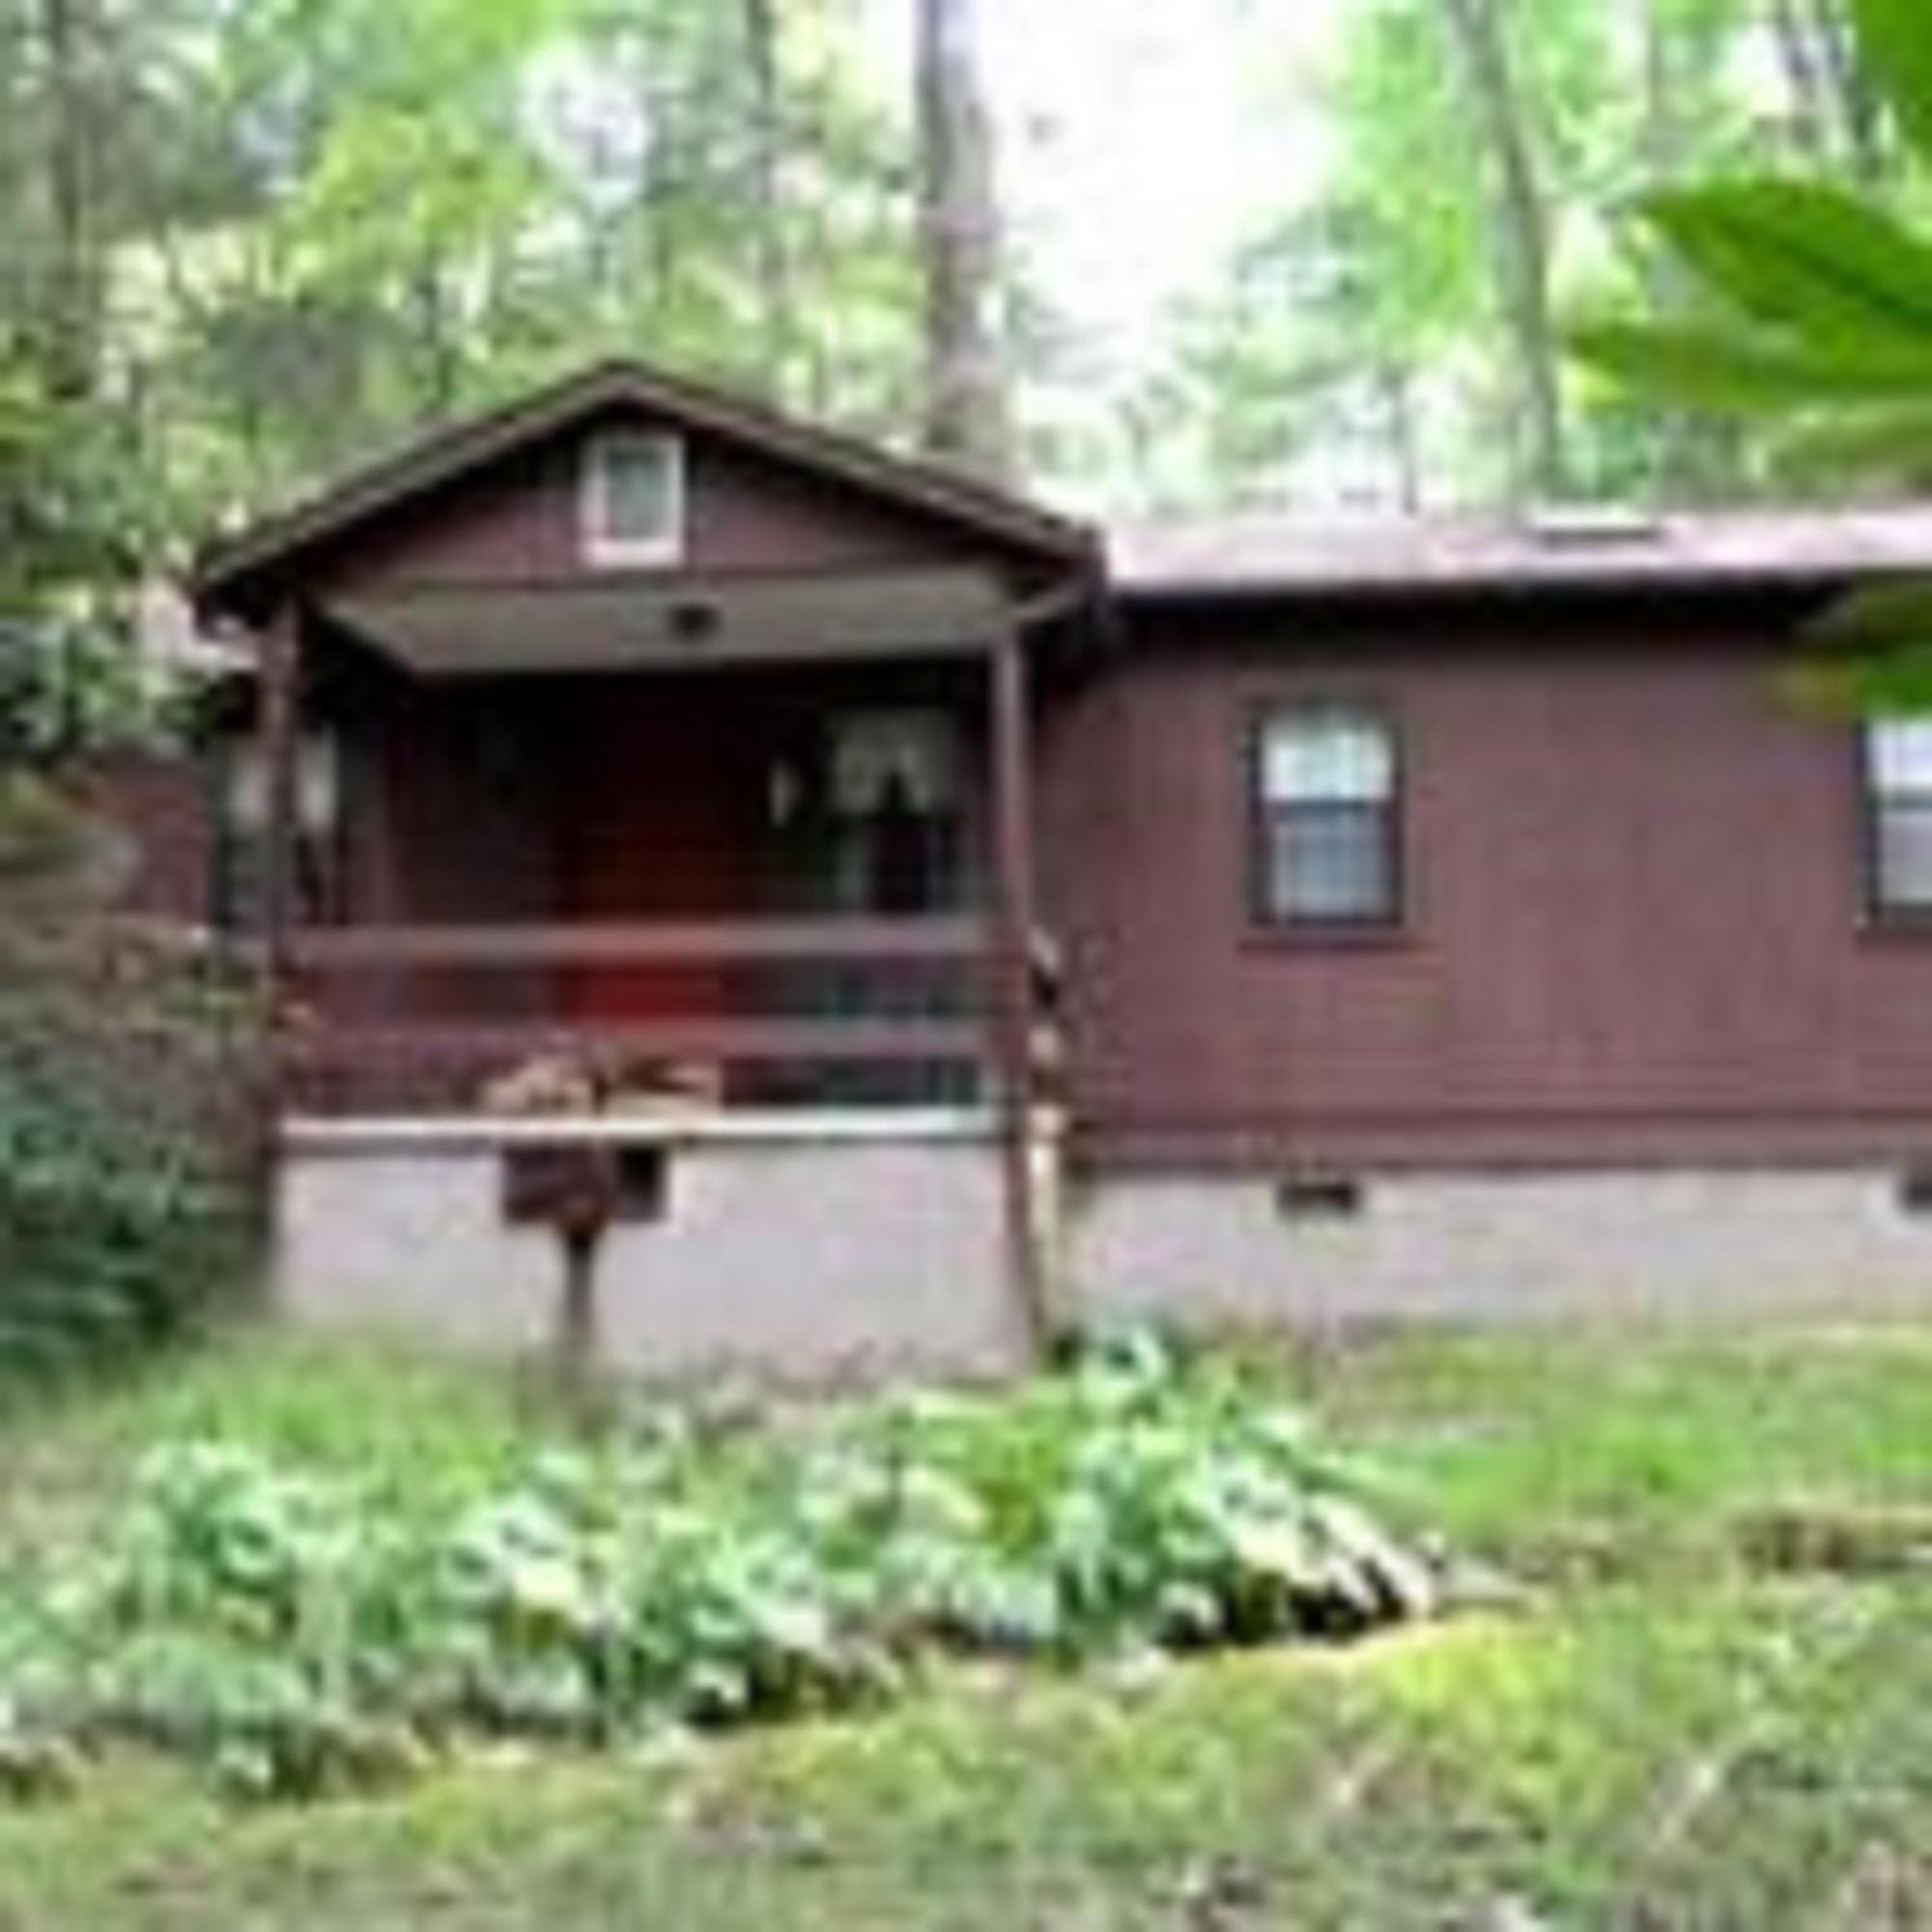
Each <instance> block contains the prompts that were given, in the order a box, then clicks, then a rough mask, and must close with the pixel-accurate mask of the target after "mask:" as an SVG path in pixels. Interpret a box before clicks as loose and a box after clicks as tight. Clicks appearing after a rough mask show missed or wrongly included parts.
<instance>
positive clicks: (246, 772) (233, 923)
mask: <svg viewBox="0 0 1932 1932" xmlns="http://www.w3.org/2000/svg"><path fill="white" fill-rule="evenodd" d="M214 807H215V811H214V820H215V823H214V874H215V876H214V923H215V924H216V925H217V926H219V927H220V928H221V929H222V930H223V931H225V932H233V933H246V932H253V931H255V930H256V929H257V928H259V926H260V925H261V923H262V912H263V906H262V895H263V891H264V885H265V879H264V870H263V865H264V858H265V855H266V849H267V834H268V823H269V787H268V779H267V774H266V772H265V770H264V768H263V763H262V749H261V746H260V745H259V744H258V743H257V742H256V741H255V740H254V739H253V738H250V737H237V738H233V739H230V740H229V741H228V742H227V743H226V744H225V745H224V746H223V748H222V749H221V751H220V753H219V754H218V755H217V758H216V761H215V797H214ZM341 830H342V753H341V747H340V745H339V743H338V741H337V739H336V738H335V737H334V735H333V734H332V733H329V732H324V731H317V732H311V733H310V734H309V735H308V736H306V737H305V738H303V740H302V741H301V744H300V746H299V748H298V752H297V757H296V840H295V853H294V862H295V898H296V913H297V916H298V918H299V919H301V920H304V921H307V922H311V923H314V922H320V921H327V920H328V919H330V918H332V917H334V916H335V901H336V898H337V895H338V892H339V888H340V872H341V864H340V851H339V848H340V843H341Z"/></svg>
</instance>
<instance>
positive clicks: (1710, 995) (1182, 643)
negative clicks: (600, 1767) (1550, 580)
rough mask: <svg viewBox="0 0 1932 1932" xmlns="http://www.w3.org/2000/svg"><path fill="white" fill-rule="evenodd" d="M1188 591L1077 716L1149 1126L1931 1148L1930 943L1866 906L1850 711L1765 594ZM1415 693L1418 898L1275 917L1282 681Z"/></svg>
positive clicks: (1107, 1078)
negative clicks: (1243, 596) (1248, 603)
mask: <svg viewBox="0 0 1932 1932" xmlns="http://www.w3.org/2000/svg"><path fill="white" fill-rule="evenodd" d="M1271 621H1272V624H1273V630H1272V634H1270V633H1269V632H1268V631H1266V630H1264V629H1257V628H1253V627H1251V628H1250V629H1249V630H1248V631H1247V632H1245V633H1243V632H1241V631H1238V630H1232V629H1228V628H1223V629H1221V630H1219V631H1218V632H1216V631H1213V630H1208V629H1207V628H1205V627H1203V628H1201V629H1198V630H1196V631H1194V632H1192V633H1189V632H1188V631H1186V630H1185V629H1184V628H1183V627H1181V626H1180V625H1179V623H1178V621H1177V622H1176V623H1175V624H1174V625H1173V626H1172V627H1171V628H1170V629H1168V630H1167V631H1166V632H1164V633H1162V634H1158V635H1150V634H1146V633H1144V634H1143V635H1141V636H1139V637H1138V638H1137V639H1136V640H1135V642H1136V646H1137V648H1136V649H1135V650H1133V651H1130V652H1129V654H1128V655H1127V657H1126V658H1125V660H1124V661H1123V662H1122V663H1121V664H1120V666H1119V667H1118V668H1116V669H1115V671H1114V672H1113V673H1112V674H1111V675H1110V676H1109V677H1108V678H1106V679H1104V680H1102V681H1100V682H1097V683H1095V684H1094V685H1093V686H1091V687H1090V688H1089V689H1088V690H1087V691H1086V692H1084V693H1082V694H1080V695H1079V696H1077V697H1076V698H1075V699H1074V700H1073V701H1072V702H1070V703H1069V704H1068V705H1066V706H1065V707H1064V708H1063V709H1062V711H1061V712H1060V714H1059V715H1058V716H1057V717H1056V718H1055V720H1054V721H1053V724H1052V726H1051V729H1050V731H1049V734H1048V740H1047V743H1048V770H1047V775H1046V779H1047V782H1046V787H1045V789H1046V797H1047V810H1048V821H1047V848H1048V865H1049V871H1050V884H1051V895H1052V900H1053V909H1054V914H1055V917H1056V919H1057V922H1058V923H1059V926H1060V929H1061V931H1062V934H1063V936H1064V939H1065V944H1066V947H1067V952H1068V962H1069V982H1070V998H1071V1001H1072V1006H1073V1015H1072V1017H1073V1026H1074V1033H1075V1039H1076V1049H1075V1061H1074V1067H1075V1071H1074V1081H1075V1089H1076V1099H1077V1103H1078V1108H1079V1118H1080V1121H1081V1122H1082V1124H1083V1126H1084V1127H1085V1128H1086V1129H1087V1130H1088V1132H1089V1134H1090V1136H1091V1137H1092V1138H1093V1140H1094V1143H1095V1144H1096V1145H1097V1146H1098V1147H1099V1148H1100V1149H1101V1150H1102V1151H1105V1150H1107V1149H1109V1148H1111V1149H1112V1150H1113V1151H1115V1152H1117V1153H1119V1154H1121V1155H1122V1156H1125V1155H1127V1154H1130V1153H1133V1152H1135V1151H1138V1152H1140V1153H1142V1154H1145V1155H1148V1156H1149V1157H1151V1158H1165V1159H1172V1160H1175V1161H1185V1160H1188V1159H1194V1158H1205V1157H1208V1156H1210V1155H1215V1156H1220V1157H1225V1158H1228V1159H1231V1160H1234V1161H1236V1162H1241V1161H1248V1162H1253V1161H1259V1160H1265V1159H1275V1158H1281V1157H1285V1156H1299V1157H1305V1158H1310V1159H1338V1160H1357V1159H1359V1160H1365V1161H1372V1162H1389V1163H1412V1162H1422V1163H1425V1164H1427V1163H1435V1162H1438V1161H1439V1162H1443V1163H1447V1164H1452V1165H1453V1164H1456V1163H1457V1162H1459V1161H1461V1160H1468V1161H1471V1162H1475V1163H1482V1162H1488V1161H1492V1160H1495V1161H1505V1162H1509V1161H1519V1160H1520V1161H1551V1162H1560V1161H1565V1160H1571V1159H1585V1160H1587V1159H1590V1158H1596V1157H1602V1158H1616V1159H1658V1160H1664V1161H1677V1160H1698V1159H1704V1158H1714V1159H1726V1160H1729V1159H1756V1160H1763V1159H1769V1158H1776V1157H1778V1156H1779V1155H1780V1153H1788V1154H1789V1155H1790V1156H1791V1157H1794V1158H1795V1157H1800V1156H1801V1155H1802V1156H1804V1157H1814V1156H1818V1155H1821V1154H1822V1155H1830V1154H1832V1153H1833V1152H1834V1151H1838V1150H1843V1151H1846V1152H1850V1151H1852V1150H1853V1149H1854V1148H1856V1149H1857V1150H1859V1151H1863V1152H1869V1151H1872V1150H1873V1149H1874V1148H1875V1147H1877V1148H1881V1149H1884V1148H1894V1147H1904V1146H1909V1145H1912V1144H1915V1143H1916V1142H1918V1141H1923V1142H1924V1143H1925V1144H1927V1145H1928V1146H1932V944H1923V945H1921V944H1917V943H1914V942H1911V941H1905V940H1899V939H1882V938H1874V937H1871V936H1868V935H1864V934H1861V931H1860V929H1859V922H1860V916H1861V881H1860V874H1859V827H1858V815H1857V810H1856V793H1855V788H1854V780H1853V773H1854V765H1853V759H1852V754H1851V750H1850V745H1849V732H1848V730H1847V729H1846V728H1845V727H1843V726H1839V725H1831V724H1826V723H1820V722H1817V721H1814V720H1807V719H1804V718H1802V717H1799V716H1797V715H1796V714H1794V713H1793V712H1792V711H1791V710H1790V708H1789V707H1788V705H1787V704H1786V703H1785V701H1784V700H1783V698H1782V696H1780V692H1779V689H1778V684H1777V677H1776V672H1777V667H1778V663H1779V647H1778V645H1777V643H1776V639H1777V636H1778V633H1779V631H1780V629H1785V628H1788V618H1787V619H1786V620H1785V622H1784V623H1783V624H1780V623H1779V622H1776V621H1774V619H1772V618H1770V617H1760V618H1758V619H1756V620H1750V619H1744V618H1733V619H1731V620H1729V621H1728V623H1727V624H1725V625H1724V626H1722V627H1719V625H1717V624H1714V623H1713V622H1712V621H1711V620H1709V619H1704V620H1702V622H1701V623H1700V624H1699V625H1698V626H1697V627H1695V628H1693V626H1692V621H1691V620H1690V619H1689V618H1687V617H1686V616H1684V615H1683V614H1682V613H1678V614H1675V615H1673V614H1671V613H1669V612H1668V611H1663V610H1662V609H1649V610H1642V611H1639V610H1636V609H1634V608H1633V609H1632V610H1631V611H1630V612H1629V613H1628V614H1626V615H1624V616H1622V617H1621V618H1617V619H1610V618H1589V619H1585V618H1582V617H1579V616H1577V615H1575V614H1572V615H1569V616H1567V617H1566V616H1564V615H1562V614H1560V613H1557V612H1551V613H1548V614H1541V615H1536V616H1531V615H1529V614H1524V615H1522V616H1520V617H1518V618H1516V619H1514V620H1512V621H1511V622H1509V623H1503V622H1500V621H1498V620H1495V619H1491V620H1489V622H1488V625H1487V627H1486V628H1477V627H1476V626H1475V625H1474V624H1472V622H1471V621H1470V620H1468V619H1466V618H1459V617H1457V616H1456V615H1454V614H1451V613H1422V612H1415V611H1410V612H1406V613H1404V614H1402V615H1400V616H1391V617H1390V618H1389V619H1388V620H1387V621H1386V622H1385V623H1384V624H1383V625H1382V626H1381V627H1380V629H1379V630H1378V631H1370V630H1367V629H1362V630H1358V631H1356V632H1355V633H1353V634H1351V635H1341V634H1331V635H1330V636H1328V637H1327V638H1326V639H1323V638H1322V637H1321V636H1320V635H1318V634H1314V633H1312V632H1311V631H1310V629H1309V628H1308V627H1307V626H1305V625H1304V626H1301V627H1299V628H1298V629H1296V630H1294V631H1293V632H1291V631H1290V630H1289V628H1288V626H1287V624H1286V623H1285V622H1284V621H1283V620H1280V619H1276V620H1271ZM1301 696H1343V697H1353V698H1361V699H1365V700H1369V701H1373V702H1377V703H1378V704H1382V705H1385V706H1387V707H1388V708H1389V709H1390V710H1391V711H1392V712H1393V713H1394V715H1395V716H1396V717H1397V719H1398V721H1399V726H1400V729H1401V732H1402V737H1403V751H1404V757H1405V766H1406V776H1405V783H1406V823H1405V838H1406V854H1405V856H1406V864H1407V874H1408V882H1409V905H1408V908H1407V910H1408V929H1407V931H1406V933H1405V934H1404V935H1403V936H1402V937H1401V938H1400V939H1398V940H1395V941H1393V942H1391V943H1388V944H1379V945H1344V944H1339V943H1337V944H1329V945H1321V944H1315V945H1292V944H1289V945H1284V944H1281V943H1278V942H1276V943H1270V942H1268V941H1265V940H1259V939H1258V938H1257V936H1256V935H1255V934H1254V933H1253V932H1252V930H1251V929H1250V928H1249V926H1248V923H1247V917H1246V906H1247V893H1246V877H1245V871H1244V867H1245V865H1246V858H1247V855H1246V849H1245V826H1246V812H1247V801H1246V799H1245V797H1244V794H1243V785H1244V777H1245V775H1244V768H1243V762H1242V757H1241V740H1242V731H1243V727H1244V724H1245V722H1246V720H1247V719H1248V718H1249V717H1250V716H1251V715H1252V712H1253V709H1254V708H1255V707H1256V706H1257V705H1261V704H1264V703H1265V702H1267V701H1269V700H1271V699H1276V698H1282V699H1293V698H1295V697H1301Z"/></svg>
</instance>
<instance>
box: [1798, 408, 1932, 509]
mask: <svg viewBox="0 0 1932 1932" xmlns="http://www.w3.org/2000/svg"><path fill="white" fill-rule="evenodd" d="M1776 453H1777V457H1778V460H1779V463H1780V464H1781V465H1782V466H1783V467H1784V468H1785V469H1789V470H1791V471H1793V472H1794V473H1801V474H1804V475H1809V476H1817V475H1821V474H1822V475H1829V476H1861V477H1866V478H1871V479H1883V480H1888V481H1891V482H1898V483H1905V484H1909V485H1912V486H1913V487H1915V488H1923V487H1925V486H1927V485H1932V395H1928V396H1927V397H1926V398H1925V400H1924V401H1922V402H1913V403H1897V404H1883V405H1880V406H1878V407H1875V408H1867V409H1861V410H1855V411H1849V412H1833V413H1832V414H1830V415H1826V416H1820V417H1817V418H1814V419H1812V420H1808V421H1804V422H1801V423H1799V424H1797V425H1796V426H1795V427H1794V428H1793V429H1792V431H1791V432H1790V434H1789V435H1788V436H1783V437H1780V438H1779V440H1778V442H1777V444H1776Z"/></svg>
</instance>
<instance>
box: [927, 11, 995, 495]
mask: <svg viewBox="0 0 1932 1932" xmlns="http://www.w3.org/2000/svg"><path fill="white" fill-rule="evenodd" d="M915 4H916V6H917V8H918V17H917V31H916V33H915V36H914V43H915V50H914V61H915V69H916V72H915V86H916V94H917V100H918V151H919V152H918V167H919V238H920V259H921V269H922V277H923V300H924V308H923V328H924V387H925V397H924V411H923V415H924V422H923V435H924V441H925V445H926V447H927V448H928V449H929V450H931V451H932V452H933V453H934V454H935V455H940V456H944V457H947V458H950V459H951V460H952V461H954V462H956V463H959V464H960V465H962V466H964V467H966V468H969V469H976V470H978V471H980V473H981V474H983V475H986V476H988V477H991V478H994V479H999V478H1003V477H1006V476H1007V475H1009V473H1010V471H1011V469H1012V468H1013V461H1014V452H1013V440H1012V425H1011V421H1010V417H1009V403H1008V396H1007V388H1006V383H1005V379H1004V377H1003V375H1002V372H1001V368H1000V355H999V341H998V335H997V330H996V327H995V321H994V302H995V298H996V295H997V290H998V276H999V214H998V206H997V202H996V198H995V190H994V178H993V153H992V135H991V130H990V128H989V126H988V121H987V114H986V105H985V100H984V98H983V96H982V94H981V91H980V73H979V59H978V49H977V46H976V33H975V27H976V22H975V17H974V7H973V0H915Z"/></svg>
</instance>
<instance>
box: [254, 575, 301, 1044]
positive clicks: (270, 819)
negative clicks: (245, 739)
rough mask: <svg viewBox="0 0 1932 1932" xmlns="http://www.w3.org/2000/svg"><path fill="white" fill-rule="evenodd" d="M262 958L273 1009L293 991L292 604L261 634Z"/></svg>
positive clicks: (295, 721) (297, 696) (295, 629)
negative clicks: (290, 981)
mask: <svg viewBox="0 0 1932 1932" xmlns="http://www.w3.org/2000/svg"><path fill="white" fill-rule="evenodd" d="M260 642H261V661H262V682H261V702H260V705H259V715H258V720H257V724H258V729H259V733H260V743H261V759H262V810H263V819H262V904H261V922H262V959H263V966H264V970H265V973H266V976H267V980H268V990H269V997H270V1002H271V1003H272V1004H273V1005H275V1006H276V1007H279V1003H280V1001H281V999H282V996H283V994H284V993H285V992H286V990H287V980H288V973H289V955H290V946H291V942H292V940H293V938H294V932H295V923H296V914H297V905H296V838H297V824H296V820H297V813H298V810H299V803H298V794H297V784H298V779H297V769H296V766H297V756H298V747H299V739H300V730H301V676H302V664H301V659H302V620H301V610H300V607H299V606H298V604H297V603H295V601H294V600H293V599H290V600H286V601H284V602H283V603H281V604H280V605H278V606H277V607H276V609H275V611H274V614H273V615H272V616H271V617H270V619H269V621H268V623H267V624H266V625H265V626H264V627H263V629H262V632H261V639H260Z"/></svg>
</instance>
